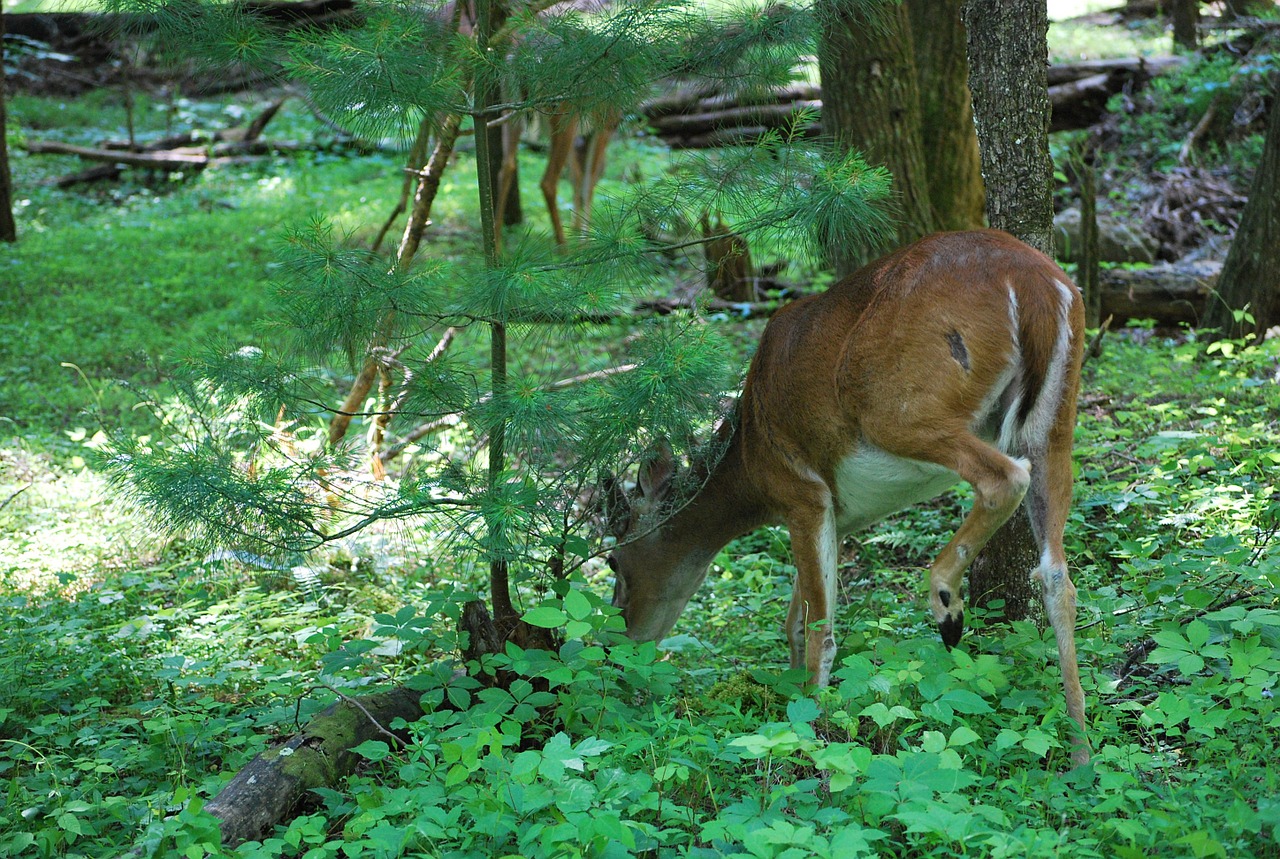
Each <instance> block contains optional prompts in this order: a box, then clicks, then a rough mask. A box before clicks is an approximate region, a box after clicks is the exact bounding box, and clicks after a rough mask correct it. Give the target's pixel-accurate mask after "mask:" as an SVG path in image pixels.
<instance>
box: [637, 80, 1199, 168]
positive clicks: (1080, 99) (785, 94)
mask: <svg viewBox="0 0 1280 859" xmlns="http://www.w3.org/2000/svg"><path fill="white" fill-rule="evenodd" d="M1185 62H1186V59H1185V58H1183V57H1158V58H1154V59H1147V58H1145V57H1126V58H1121V59H1112V60H1085V61H1082V62H1078V63H1062V64H1058V65H1054V66H1051V67H1050V69H1049V83H1050V87H1049V99H1050V103H1051V104H1052V107H1053V117H1052V124H1051V130H1052V131H1066V130H1070V129H1078V128H1087V127H1089V126H1091V125H1094V124H1095V123H1097V122H1098V121H1099V120H1101V118H1102V116H1103V114H1104V112H1105V111H1106V106H1107V100H1108V99H1109V98H1110V97H1111V96H1112V95H1114V94H1116V93H1118V92H1120V91H1121V90H1123V89H1125V88H1126V87H1133V86H1141V85H1143V84H1145V83H1146V82H1147V81H1148V80H1150V79H1151V78H1152V77H1154V76H1155V75H1158V74H1161V73H1163V72H1166V71H1168V70H1169V69H1172V68H1174V67H1177V66H1179V65H1181V64H1183V63H1185ZM821 109H822V92H821V89H820V88H819V87H817V86H815V85H813V84H795V85H792V86H789V87H780V88H778V89H775V90H772V91H770V92H768V93H756V94H752V95H751V96H750V97H749V98H744V97H742V96H740V95H739V94H736V93H726V92H716V91H713V90H711V89H709V88H708V87H707V86H706V85H705V84H704V85H696V86H695V85H685V86H681V87H677V89H676V90H675V91H673V92H670V93H667V94H665V95H662V96H659V97H657V98H654V99H651V100H650V101H648V102H646V103H645V104H644V105H642V106H641V112H642V113H643V114H644V116H645V117H646V119H647V120H648V122H649V126H650V127H651V128H652V129H653V131H654V133H656V134H657V135H658V136H659V137H661V138H662V139H663V140H664V141H665V142H666V143H667V144H668V145H670V146H672V147H674V148H678V149H706V148H714V147H719V146H737V145H747V144H751V143H754V142H755V141H757V140H758V139H759V138H760V136H761V135H763V134H764V133H765V132H766V131H768V130H770V129H778V128H786V127H788V126H790V125H792V124H794V123H796V122H797V121H798V117H799V116H801V114H802V112H807V113H809V114H811V115H812V114H816V113H818V112H820V111H821ZM800 131H801V133H802V136H805V137H808V136H813V135H816V134H818V133H820V128H819V125H818V123H817V122H815V121H810V122H808V123H805V124H804V125H803V126H801V128H800Z"/></svg>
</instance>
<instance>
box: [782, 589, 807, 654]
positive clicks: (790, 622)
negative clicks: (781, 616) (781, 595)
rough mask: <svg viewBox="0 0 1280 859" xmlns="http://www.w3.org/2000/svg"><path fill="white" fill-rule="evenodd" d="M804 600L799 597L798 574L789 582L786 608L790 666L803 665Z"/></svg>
mask: <svg viewBox="0 0 1280 859" xmlns="http://www.w3.org/2000/svg"><path fill="white" fill-rule="evenodd" d="M804 613H805V604H804V600H802V599H801V598H800V576H799V575H797V576H796V577H795V580H794V581H793V582H792V583H791V607H790V608H788V609H787V626H786V631H787V644H789V645H790V646H791V667H792V668H802V667H804Z"/></svg>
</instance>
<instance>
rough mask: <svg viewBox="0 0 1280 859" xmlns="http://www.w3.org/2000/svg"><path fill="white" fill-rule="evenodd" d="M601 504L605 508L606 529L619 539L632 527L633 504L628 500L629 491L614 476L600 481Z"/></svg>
mask: <svg viewBox="0 0 1280 859" xmlns="http://www.w3.org/2000/svg"><path fill="white" fill-rule="evenodd" d="M600 489H601V493H600V504H601V506H602V507H603V508H604V521H605V527H606V528H608V529H609V533H610V534H612V535H613V536H615V537H617V538H618V539H622V537H623V536H624V535H625V534H626V533H627V528H628V527H630V525H631V502H630V501H628V500H627V491H626V490H625V489H624V488H623V486H622V481H621V480H619V479H618V478H617V477H615V476H614V475H612V474H606V475H604V476H603V477H602V478H601V479H600Z"/></svg>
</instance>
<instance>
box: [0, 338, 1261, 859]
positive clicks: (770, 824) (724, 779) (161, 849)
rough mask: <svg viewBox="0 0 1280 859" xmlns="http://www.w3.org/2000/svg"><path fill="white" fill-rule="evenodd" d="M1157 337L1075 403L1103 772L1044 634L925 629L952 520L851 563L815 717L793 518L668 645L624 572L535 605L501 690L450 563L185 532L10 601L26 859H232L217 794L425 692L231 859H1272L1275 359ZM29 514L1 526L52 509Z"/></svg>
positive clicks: (18, 824) (1082, 638)
mask: <svg viewBox="0 0 1280 859" xmlns="http://www.w3.org/2000/svg"><path fill="white" fill-rule="evenodd" d="M1147 333H1148V332H1141V331H1136V332H1125V333H1123V334H1121V335H1117V336H1113V337H1112V338H1111V339H1110V340H1108V341H1107V343H1106V350H1105V353H1104V355H1103V357H1102V358H1100V359H1097V360H1095V361H1093V362H1091V364H1090V365H1089V367H1088V368H1087V372H1086V376H1087V378H1086V383H1085V388H1084V392H1083V394H1082V399H1081V419H1080V424H1079V429H1078V433H1077V436H1078V440H1077V460H1078V464H1079V481H1078V484H1077V504H1076V505H1075V510H1074V513H1073V517H1072V521H1071V523H1070V526H1069V528H1068V537H1069V544H1068V553H1069V556H1070V557H1071V559H1072V561H1073V566H1074V570H1075V573H1074V575H1075V578H1076V580H1077V583H1078V585H1079V587H1080V593H1081V599H1080V603H1081V615H1080V621H1079V644H1080V650H1081V661H1082V664H1083V666H1084V685H1085V691H1086V695H1087V701H1088V718H1089V734H1088V736H1089V741H1090V743H1091V745H1092V747H1093V753H1094V755H1093V761H1092V763H1091V764H1090V765H1089V766H1087V767H1084V768H1081V769H1078V770H1069V769H1068V766H1069V764H1068V759H1067V755H1068V752H1069V749H1070V742H1071V724H1070V722H1069V721H1068V719H1067V718H1066V716H1065V714H1064V712H1063V705H1062V697H1061V691H1060V686H1059V678H1058V671H1057V668H1056V649H1055V645H1054V643H1053V639H1052V635H1051V634H1048V633H1047V632H1045V631H1044V630H1041V629H1040V628H1039V627H1037V626H1036V625H1035V624H1033V623H1018V624H1015V625H1013V627H1012V628H1005V627H997V626H990V625H988V624H987V622H986V619H985V618H984V616H983V615H982V614H981V613H978V612H974V613H973V614H975V615H976V617H975V618H974V623H973V624H971V625H972V626H973V627H974V629H973V631H972V632H971V634H970V635H969V636H967V637H966V639H965V640H964V642H963V644H962V645H961V646H960V647H959V648H957V649H956V650H954V651H951V652H948V651H946V650H945V649H944V648H943V647H942V645H941V644H940V642H939V641H938V639H937V636H936V634H935V633H934V631H933V630H932V629H931V628H930V627H931V625H930V624H929V623H928V622H927V617H926V615H927V612H926V611H925V610H924V607H923V606H924V603H923V588H922V584H921V580H920V573H919V568H920V567H922V566H923V565H925V564H927V562H928V559H929V557H930V555H931V554H932V553H933V552H934V551H936V549H937V547H938V545H939V544H940V541H941V540H943V539H945V530H947V529H949V528H951V527H953V522H954V517H953V516H952V514H953V513H954V510H955V504H954V502H951V501H944V503H943V504H942V505H940V506H938V507H936V508H926V509H922V510H920V511H914V512H912V513H909V514H906V515H903V516H900V517H897V518H896V519H894V520H893V521H891V522H889V523H886V525H885V526H884V527H882V528H878V529H876V530H875V531H874V532H872V533H870V534H867V535H863V536H862V543H861V544H860V545H857V546H854V545H850V547H849V549H850V551H849V553H848V555H849V558H850V561H849V562H848V563H847V565H846V567H845V569H844V574H843V581H844V585H843V597H844V602H845V605H844V607H843V609H842V610H841V614H840V620H839V622H838V630H839V634H840V654H839V659H838V663H837V664H838V667H837V669H836V672H835V675H834V678H833V682H832V687H831V688H830V689H829V690H826V691H825V692H823V693H822V694H820V695H818V696H817V697H816V698H815V699H811V698H808V697H806V696H804V695H803V694H801V693H800V690H799V688H798V686H797V683H798V681H799V679H800V678H798V677H797V676H796V675H795V674H794V673H791V672H787V671H784V670H783V668H782V665H783V661H784V658H785V657H784V653H785V644H784V642H783V640H782V636H781V628H782V619H783V614H784V612H785V606H786V599H787V596H788V593H789V585H790V579H791V576H792V575H793V573H794V569H793V568H792V567H791V566H790V565H789V562H788V555H787V550H786V544H785V538H784V537H783V535H781V534H779V533H777V532H773V531H764V532H761V533H759V534H756V535H754V536H752V537H750V538H747V539H744V540H742V541H739V542H738V543H737V544H735V545H734V546H731V547H730V549H729V550H728V551H726V552H725V553H724V554H722V555H721V556H720V557H719V558H718V559H717V561H716V564H715V566H714V567H713V570H712V574H711V577H710V581H709V582H708V584H707V586H705V587H704V588H703V589H702V590H701V591H700V593H699V594H698V596H697V597H696V598H695V600H694V602H693V604H692V605H691V606H690V609H689V611H688V612H687V613H686V615H685V616H684V618H682V620H681V623H680V625H679V627H678V629H677V632H678V633H679V634H678V635H676V636H675V637H674V638H673V639H671V640H669V641H668V642H667V643H666V644H665V645H664V650H663V651H660V650H658V649H657V648H655V647H653V646H652V645H634V644H630V643H614V644H613V645H612V646H611V647H608V648H605V647H604V646H602V645H603V644H604V643H605V642H607V641H610V640H611V639H612V635H613V633H612V632H611V630H616V628H617V627H618V626H619V620H618V618H617V616H616V614H615V613H614V610H613V609H611V608H609V607H608V606H607V605H606V600H605V599H604V598H603V596H602V594H604V593H605V592H606V589H607V573H605V572H604V571H603V570H600V571H589V573H588V577H587V578H586V579H574V580H572V581H567V582H562V583H561V584H560V585H559V588H560V590H559V592H558V593H555V594H549V595H547V598H546V599H543V600H542V601H541V602H539V600H538V599H537V598H536V597H534V596H532V595H526V598H527V599H528V603H527V605H526V608H527V609H528V615H527V616H528V618H529V620H530V621H531V622H535V623H539V624H544V625H548V626H555V627H558V628H561V629H563V630H564V631H565V632H566V635H567V640H566V642H565V644H564V645H563V646H562V647H561V648H560V649H559V651H558V652H554V653H552V652H542V651H522V650H520V649H518V648H516V647H514V646H510V647H508V649H507V651H506V653H505V654H503V655H501V656H498V657H494V658H493V659H492V661H491V662H490V663H489V664H488V665H487V667H488V668H490V669H501V670H503V671H505V672H510V674H509V676H510V677H512V678H513V679H512V680H511V682H510V683H509V685H507V686H506V687H505V688H484V687H482V686H481V685H480V684H479V683H478V682H477V681H476V680H474V679H472V678H473V677H474V676H475V673H476V668H477V666H474V665H472V666H467V668H468V672H469V675H464V674H460V673H457V671H456V669H457V668H458V667H461V666H459V665H458V664H457V663H456V662H455V660H456V659H457V656H456V651H457V645H458V642H457V640H456V639H457V635H456V633H455V632H454V630H455V629H456V620H457V617H458V616H459V613H460V611H461V603H462V600H463V599H464V598H465V597H466V591H467V589H468V588H470V587H473V585H471V584H470V582H471V579H470V578H469V577H468V575H467V574H466V572H465V570H462V569H460V568H456V567H455V566H454V565H453V564H451V563H443V562H439V561H437V562H434V563H426V562H425V561H424V560H423V559H424V558H425V557H427V556H429V555H430V552H429V551H426V547H424V546H418V547H416V549H415V548H414V547H412V546H410V547H408V548H406V547H404V545H403V544H400V543H398V542H397V541H396V540H394V539H392V537H393V536H394V535H381V536H367V537H364V538H361V540H362V542H361V541H357V542H352V543H351V544H349V545H347V546H345V547H343V548H342V549H341V551H336V552H334V553H332V554H330V555H329V556H326V557H325V558H316V559H311V560H308V561H307V562H306V563H305V564H304V565H302V566H299V567H297V568H295V569H292V570H267V569H262V568H261V563H262V562H258V563H259V566H254V565H253V561H254V559H252V558H246V557H243V556H238V557H235V558H223V559H217V558H210V557H206V558H198V557H191V556H190V554H189V553H187V557H186V559H185V560H183V559H182V558H183V557H184V548H183V545H182V544H181V543H175V544H171V545H170V546H169V547H167V548H166V549H165V551H163V552H161V553H160V554H161V556H162V557H166V558H176V559H178V560H170V561H164V560H153V561H152V565H151V566H149V567H148V566H141V565H138V566H133V567H129V566H128V564H127V563H126V564H125V565H124V567H123V568H119V569H116V570H114V571H111V570H108V571H105V572H104V571H101V570H94V569H91V568H88V567H87V566H85V567H82V576H83V577H84V578H85V579H87V581H79V580H76V579H74V578H73V577H72V576H71V575H69V574H68V575H66V576H64V581H63V582H62V583H61V584H62V586H63V587H64V589H65V590H64V591H63V593H64V595H63V596H56V595H46V596H39V595H35V594H24V593H23V592H22V589H21V588H20V587H16V586H15V585H14V584H13V583H12V582H9V583H8V584H7V585H6V586H5V589H4V590H5V594H4V596H3V600H4V602H3V605H4V610H5V612H6V614H7V615H8V622H7V624H6V628H7V633H6V642H5V643H6V646H5V648H4V649H3V652H0V690H3V692H0V715H2V717H3V722H2V723H0V778H3V780H4V785H5V787H4V789H5V790H6V800H7V801H6V802H5V803H4V804H3V806H2V810H0V852H4V851H7V852H9V853H10V854H22V855H31V856H106V855H118V854H119V853H120V852H121V851H123V850H125V849H126V848H128V847H129V846H130V845H132V844H134V843H141V844H143V845H144V846H145V847H146V849H147V850H149V851H152V853H153V855H179V854H181V855H189V856H200V855H208V854H218V853H220V852H222V851H221V848H219V847H217V845H216V840H217V836H216V827H215V826H214V825H213V824H212V823H211V821H210V820H209V819H208V818H206V817H204V816H203V815H202V813H201V812H200V806H201V800H202V798H207V797H208V796H210V795H212V794H213V793H215V792H216V791H217V790H218V788H219V786H220V785H222V784H223V783H224V782H225V781H226V780H227V779H228V778H229V777H230V775H231V774H232V773H233V772H234V771H235V770H236V769H238V768H239V767H240V766H242V765H243V764H244V763H245V762H246V761H247V760H248V759H249V758H250V757H251V756H252V755H253V754H255V753H256V752H258V751H260V750H261V749H262V748H264V744H265V743H267V742H268V741H269V740H270V738H271V737H273V736H279V735H284V734H288V733H290V732H291V731H292V730H294V728H295V725H296V724H298V721H299V720H305V718H306V716H307V714H308V713H310V712H313V711H314V710H316V709H317V708H319V707H321V706H323V705H324V704H325V703H327V702H328V701H330V700H332V697H333V691H331V690H341V691H343V692H344V693H345V694H358V693H359V692H360V691H361V690H362V689H366V688H372V687H374V686H378V685H386V684H399V683H406V682H407V683H409V684H410V685H411V686H412V687H413V688H415V689H417V690H419V691H420V692H421V693H422V694H423V701H424V704H426V706H427V709H428V710H429V711H430V713H429V715H428V716H427V717H426V718H424V719H423V720H422V721H420V722H418V723H416V724H414V725H411V726H409V732H410V737H411V739H410V741H409V743H408V744H407V745H405V746H403V747H396V748H392V747H391V746H390V745H389V744H387V743H385V742H382V741H373V742H370V743H366V744H365V746H364V747H362V749H361V753H362V755H363V756H364V757H365V758H367V760H368V763H367V765H366V767H365V768H363V769H362V770H361V771H360V773H359V774H358V775H357V776H355V777H353V778H352V779H350V780H349V781H348V782H347V783H345V784H344V785H343V786H342V787H341V788H340V789H337V790H322V791H318V792H317V795H316V797H315V803H314V805H313V806H311V807H310V808H308V809H306V810H305V813H303V814H302V815H301V816H300V817H298V818H296V819H295V820H293V821H292V822H291V823H289V824H288V825H287V826H285V827H282V828H280V829H279V830H277V831H276V832H275V833H274V834H273V835H272V837H270V838H268V839H267V840H266V841H264V842H261V843H250V844H246V845H243V846H242V847H240V848H239V849H238V850H237V851H235V855H242V856H263V857H266V856H308V857H322V856H335V857H336V856H345V857H355V856H375V857H391V856H401V855H412V856H500V855H520V856H624V855H694V856H708V857H709V856H718V855H725V854H742V855H750V856H759V857H772V856H779V857H781V856H786V857H805V856H841V857H845V856H876V855H891V856H912V857H914V856H964V855H984V856H1027V855H1049V854H1053V855H1060V856H1080V857H1087V856H1106V857H1114V856H1120V857H1140V856H1151V855H1167V856H1260V857H1265V856H1280V840H1278V838H1280V836H1278V834H1277V833H1278V832H1280V802H1278V801H1277V800H1276V799H1275V797H1276V795H1277V792H1278V790H1280V784H1277V780H1278V777H1277V774H1276V770H1275V768H1274V766H1273V761H1274V760H1275V759H1276V756H1277V754H1278V753H1280V748H1278V745H1280V713H1277V710H1276V706H1275V700H1274V697H1273V696H1274V691H1275V687H1276V684H1277V678H1278V676H1280V606H1278V604H1277V600H1276V596H1277V587H1280V561H1278V559H1280V552H1278V551H1277V545H1276V538H1277V527H1278V526H1280V499H1277V498H1276V495H1275V492H1276V489H1275V480H1274V475H1275V474H1276V472H1277V469H1278V468H1280V454H1278V453H1277V451H1278V450H1280V387H1278V386H1277V368H1278V366H1280V350H1278V349H1277V348H1276V345H1275V342H1274V341H1273V342H1272V343H1269V344H1266V345H1265V346H1245V345H1244V344H1225V347H1224V346H1218V347H1209V346H1207V345H1206V344H1204V343H1199V342H1195V341H1194V340H1185V339H1184V340H1182V341H1179V342H1175V341H1170V340H1160V339H1158V338H1148V337H1145V335H1146V334H1147ZM6 462H7V463H8V466H7V469H8V470H7V471H6V472H5V485H6V487H8V486H12V485H13V484H14V483H15V476H14V468H15V467H16V465H15V463H16V462H18V460H17V458H16V457H9V458H8V459H7V460H6ZM9 491H10V490H6V493H5V494H6V496H7V495H8V492H9ZM24 497H25V496H19V497H18V498H15V499H14V501H13V503H12V504H10V505H9V506H8V508H6V509H5V510H0V518H2V519H3V520H4V521H3V524H4V526H5V528H6V530H10V531H12V530H15V529H16V530H19V531H20V530H21V528H22V526H23V524H24V523H29V522H30V521H31V517H33V516H36V515H37V513H36V510H37V508H38V506H39V505H35V504H29V503H27V502H24V500H23V499H24ZM29 500H30V499H28V501H29ZM68 503H70V502H68ZM392 546H399V549H398V551H399V552H400V553H401V554H399V555H396V554H393V553H392V552H391V551H390V547H392ZM71 563H74V558H73V559H72V561H71ZM66 594H69V595H66Z"/></svg>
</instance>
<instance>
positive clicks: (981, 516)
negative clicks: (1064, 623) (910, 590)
mask: <svg viewBox="0 0 1280 859" xmlns="http://www.w3.org/2000/svg"><path fill="white" fill-rule="evenodd" d="M949 453H950V456H948V457H942V458H937V459H935V461H937V462H938V463H939V464H941V465H945V466H947V467H948V468H950V469H951V470H952V471H954V472H956V473H957V474H959V475H960V476H961V477H962V478H964V479H965V480H966V481H968V482H969V484H970V485H971V486H973V508H972V509H971V510H970V511H969V515H968V516H966V517H965V519H964V522H963V523H961V525H960V528H959V530H957V531H956V533H955V536H953V537H952V538H951V541H950V542H949V543H947V545H946V546H945V547H944V548H943V550H942V551H941V552H940V553H939V554H938V557H937V558H936V559H935V560H934V562H933V566H932V567H931V568H930V569H929V607H930V609H932V611H933V618H934V620H935V621H936V622H937V624H938V632H939V633H941V635H942V641H943V643H944V644H946V645H947V647H954V646H955V645H956V644H957V643H958V642H959V641H960V636H961V634H962V633H963V632H964V600H963V599H962V597H961V593H960V585H961V581H962V580H963V577H964V571H965V570H966V569H967V568H968V567H969V564H970V563H971V562H972V561H973V559H974V558H975V557H977V554H978V552H980V551H982V547H983V546H985V545H986V544H987V541H988V540H990V539H991V535H992V534H994V533H995V532H996V531H997V530H999V528H1000V526H1001V525H1003V524H1004V523H1005V522H1006V521H1007V520H1008V518H1009V517H1010V516H1011V515H1013V512H1014V511H1015V510H1017V509H1018V505H1019V504H1020V503H1021V502H1022V499H1023V496H1025V495H1026V493H1027V487H1028V486H1029V485H1030V484H1031V473H1030V468H1031V466H1030V463H1029V462H1028V461H1027V460H1025V459H1016V460H1015V459H1010V458H1009V457H1007V456H1005V455H1004V454H1003V453H1001V452H1000V451H998V450H996V449H995V448H994V447H992V446H991V445H989V444H986V443H985V442H983V441H981V440H980V439H978V438H977V437H976V436H973V435H969V434H964V435H962V436H961V437H960V438H959V440H958V441H957V442H956V443H954V444H953V445H952V446H951V447H950V449H949Z"/></svg>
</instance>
